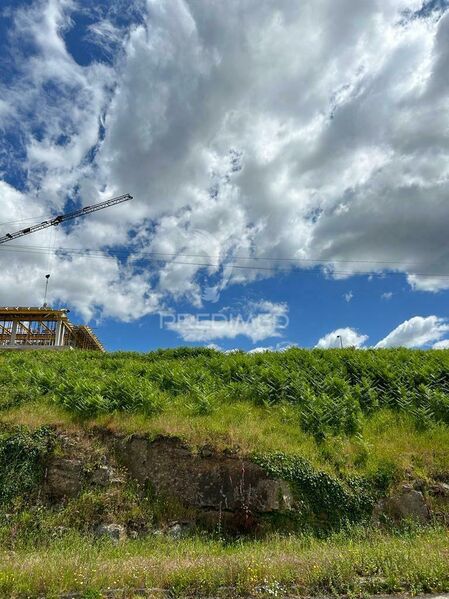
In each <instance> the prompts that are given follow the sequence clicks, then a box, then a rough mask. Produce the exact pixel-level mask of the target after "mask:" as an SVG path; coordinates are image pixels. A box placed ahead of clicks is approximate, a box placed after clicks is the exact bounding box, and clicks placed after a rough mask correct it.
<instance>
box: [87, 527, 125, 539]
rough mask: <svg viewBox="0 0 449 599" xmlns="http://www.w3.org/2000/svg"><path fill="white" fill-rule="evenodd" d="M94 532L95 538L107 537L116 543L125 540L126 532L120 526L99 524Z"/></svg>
mask: <svg viewBox="0 0 449 599" xmlns="http://www.w3.org/2000/svg"><path fill="white" fill-rule="evenodd" d="M94 532H95V536H97V537H108V538H109V539H111V540H112V541H115V542H117V543H118V542H120V541H124V540H125V539H126V530H125V527H124V526H122V525H121V524H99V525H98V526H97V527H96V528H95V531H94Z"/></svg>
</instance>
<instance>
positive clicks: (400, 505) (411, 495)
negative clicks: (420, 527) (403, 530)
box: [373, 484, 430, 524]
mask: <svg viewBox="0 0 449 599" xmlns="http://www.w3.org/2000/svg"><path fill="white" fill-rule="evenodd" d="M373 517H374V519H375V520H377V521H379V520H381V519H382V518H385V517H386V518H388V519H389V520H392V521H393V522H397V523H398V522H401V521H402V520H406V519H412V520H416V521H418V522H421V523H422V524H424V523H426V522H428V521H429V519H430V510H429V507H428V505H427V503H426V500H425V497H424V495H423V493H422V492H421V491H417V490H416V489H414V488H413V487H412V486H411V485H408V484H404V485H402V486H400V487H399V488H398V489H397V490H396V491H395V492H394V493H392V494H391V495H390V496H389V497H385V498H383V499H381V500H380V501H379V502H378V503H377V505H376V507H375V508H374V513H373Z"/></svg>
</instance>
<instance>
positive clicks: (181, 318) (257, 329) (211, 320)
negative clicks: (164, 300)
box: [161, 302, 288, 343]
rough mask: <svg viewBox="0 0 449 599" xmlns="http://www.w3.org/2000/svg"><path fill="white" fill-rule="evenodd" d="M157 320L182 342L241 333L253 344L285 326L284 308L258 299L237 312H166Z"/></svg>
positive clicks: (277, 333)
mask: <svg viewBox="0 0 449 599" xmlns="http://www.w3.org/2000/svg"><path fill="white" fill-rule="evenodd" d="M161 323H162V326H164V327H165V328H166V329H168V330H170V331H174V332H176V333H178V335H179V336H180V337H181V338H182V339H184V341H212V340H214V339H234V338H235V337H238V336H239V335H242V336H244V337H248V338H249V339H251V341H252V342H253V343H256V342H258V341H262V340H263V339H267V338H270V337H281V336H282V334H283V330H284V329H285V328H286V327H287V325H288V307H287V306H286V305H285V304H273V303H271V302H259V303H255V304H250V305H249V306H248V307H247V309H246V310H245V311H242V312H241V313H240V314H231V313H229V314H228V313H225V312H218V313H215V314H177V315H176V314H174V315H170V314H168V315H166V316H165V317H164V318H162V319H161Z"/></svg>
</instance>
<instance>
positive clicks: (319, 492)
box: [0, 348, 449, 599]
mask: <svg viewBox="0 0 449 599" xmlns="http://www.w3.org/2000/svg"><path fill="white" fill-rule="evenodd" d="M99 430H101V431H104V430H107V431H110V432H114V433H119V434H120V433H125V434H128V433H132V432H138V433H143V434H145V435H148V436H149V437H150V438H151V437H155V436H156V435H159V434H164V435H173V436H178V437H181V438H182V439H183V440H185V441H186V442H187V443H188V444H190V445H191V446H192V448H193V449H195V448H196V447H202V446H204V445H209V446H213V447H215V448H217V449H218V450H222V449H224V448H233V449H236V450H237V449H238V451H239V452H240V453H241V454H245V455H246V456H248V457H249V458H250V459H251V460H253V461H256V462H257V463H258V464H260V465H262V466H263V468H264V469H265V470H267V471H269V472H270V473H271V474H273V475H275V476H279V477H280V478H285V479H286V480H288V481H289V482H291V483H292V484H293V485H294V488H297V489H299V490H300V491H301V494H302V495H301V496H302V500H303V501H304V502H305V503H304V506H306V504H307V503H309V504H310V505H309V507H308V508H307V509H308V510H309V511H308V512H307V510H306V511H305V512H304V513H308V514H309V516H310V515H312V516H313V517H312V519H311V520H310V521H309V520H304V519H303V520H297V521H296V524H295V526H296V528H294V527H293V528H291V527H290V528H289V529H288V530H289V531H290V532H289V533H288V535H285V536H283V537H282V536H279V535H278V534H274V536H273V533H272V532H271V533H268V534H269V535H270V534H271V536H266V537H265V538H264V539H262V540H257V541H256V540H250V539H246V540H238V541H236V540H235V539H234V540H232V541H230V539H229V538H227V539H223V538H221V533H218V534H217V533H215V534H213V535H212V537H211V538H207V537H204V536H201V537H197V536H192V537H191V538H185V539H181V540H176V541H174V540H173V539H170V538H168V537H165V536H164V535H162V536H158V535H154V534H152V533H151V530H154V528H157V527H158V526H160V522H161V521H163V520H164V518H169V519H170V518H172V519H177V518H178V517H179V518H182V517H183V512H182V510H181V511H180V512H179V515H176V510H177V509H179V507H178V506H176V505H175V506H171V505H166V504H164V503H163V502H162V503H161V502H157V501H156V502H155V501H154V498H153V497H151V496H149V495H145V494H142V490H141V489H139V488H136V487H133V486H132V485H131V486H129V485H128V486H125V487H120V488H116V489H112V490H107V489H106V490H104V491H102V490H101V489H100V490H98V489H96V490H93V489H89V488H86V489H83V491H82V492H81V493H80V494H79V495H78V496H76V497H73V498H70V499H69V500H68V501H65V502H62V503H60V504H58V505H49V504H48V503H45V501H44V500H43V499H42V498H41V495H40V490H39V488H40V487H39V484H40V482H39V481H42V477H43V475H44V461H43V456H45V455H47V454H48V452H49V451H50V450H51V451H52V452H56V454H57V453H58V452H60V451H61V448H60V447H59V445H58V443H59V441H58V437H57V434H59V433H55V431H56V432H58V431H59V432H61V431H62V433H63V435H66V436H67V438H68V439H69V440H70V435H72V437H73V438H75V437H77V438H78V439H79V440H80V442H81V443H84V442H85V441H86V439H91V440H92V439H94V443H95V438H96V437H95V433H97V432H98V431H99ZM90 433H92V434H90ZM55 435H56V436H55ZM89 443H91V441H89ZM97 451H100V448H99V446H98V447H96V446H95V445H92V446H90V445H86V447H85V448H84V453H85V454H86V455H87V456H89V459H91V461H92V467H94V465H95V463H96V462H95V460H97V459H101V455H100V453H101V451H100V453H99V454H98V455H96V453H95V452H97ZM403 481H414V482H417V483H418V487H419V485H420V484H421V483H422V488H423V489H424V488H426V485H427V487H429V485H430V487H431V486H432V484H433V483H434V482H435V481H446V482H449V352H448V351H428V352H421V351H411V350H405V349H398V350H366V351H356V350H350V349H346V350H327V351H323V350H313V351H308V350H300V349H290V350H288V351H286V352H283V353H266V354H255V355H248V354H243V353H234V354H228V355H224V354H221V353H219V352H216V351H213V350H206V349H182V348H181V349H178V350H166V351H159V352H153V353H149V354H131V353H129V354H127V353H116V354H106V355H104V354H97V353H87V352H78V351H73V352H64V353H59V352H58V353H56V352H27V353H25V352H24V353H14V352H5V351H3V352H1V351H0V544H1V546H2V550H1V551H0V562H1V563H0V596H1V597H3V596H4V597H11V596H20V597H21V596H29V597H34V596H42V595H46V594H47V595H52V594H53V595H55V596H56V595H57V594H58V593H60V592H69V591H70V592H72V591H78V592H80V593H81V595H80V596H81V597H85V598H86V599H87V598H92V597H101V596H103V595H102V591H101V590H102V589H107V588H108V587H113V588H117V587H118V588H121V589H125V591H124V592H123V593H122V594H121V595H119V596H123V597H132V596H133V591H132V589H136V588H142V587H144V586H145V587H150V586H158V587H163V588H165V589H169V590H170V591H171V592H172V593H174V594H175V595H180V596H182V595H183V594H184V593H187V592H190V593H193V594H194V595H195V596H200V595H202V594H205V595H207V594H209V595H211V594H215V593H217V592H218V590H219V588H220V587H229V586H231V587H232V589H231V591H230V593H231V595H230V596H236V595H237V593H241V594H243V595H244V594H248V593H256V594H257V596H261V597H264V596H267V597H268V596H279V597H281V596H282V595H283V589H284V588H285V589H290V590H292V591H294V592H298V593H302V594H314V593H316V594H323V593H324V594H326V593H348V594H351V595H360V596H361V595H364V594H366V593H372V592H395V591H408V592H412V593H413V592H420V591H429V592H430V591H447V590H449V579H448V576H447V572H448V571H449V538H448V534H447V529H446V528H445V522H446V523H447V522H448V521H449V501H446V502H445V503H444V505H443V504H442V505H441V506H436V511H435V513H436V512H439V515H440V518H439V519H435V520H432V521H431V522H430V523H429V526H428V527H425V528H420V527H419V526H416V524H413V523H411V522H410V523H404V524H403V525H401V526H400V527H399V528H397V527H396V528H395V527H393V528H388V526H387V527H386V528H383V529H377V528H375V527H373V526H372V524H371V523H370V515H371V510H372V507H373V505H374V502H375V501H377V499H378V498H379V497H380V496H382V495H384V494H388V492H389V489H391V488H395V485H398V484H400V483H401V482H403ZM295 485H296V487H295ZM430 487H429V488H430ZM306 507H307V506H306ZM322 513H324V514H325V515H326V518H325V526H324V527H323V526H322V522H321V520H320V518H321V515H322ZM99 519H100V521H103V520H106V521H113V522H118V523H122V524H123V525H127V523H129V522H133V523H140V524H139V525H141V527H142V530H144V531H146V532H145V533H144V534H143V535H141V536H140V537H139V538H138V539H134V540H132V539H130V540H127V541H125V542H123V543H122V544H120V545H118V546H115V545H114V544H112V543H111V542H108V541H98V540H95V539H94V538H93V537H92V530H93V526H94V525H95V523H96V522H98V521H99ZM314 519H315V520H314ZM315 521H316V522H318V524H319V526H315V524H316V522H315ZM283 522H284V521H283V520H280V521H279V525H280V526H279V527H278V528H277V529H276V528H275V530H279V531H280V532H281V533H282V531H284V534H285V532H286V530H287V528H284V529H283V528H282V523H283ZM314 522H315V524H314ZM310 523H312V525H311V526H308V524H310ZM275 524H276V522H275ZM284 524H285V522H284ZM290 524H291V522H290ZM304 524H306V526H304ZM289 526H290V525H289ZM314 526H315V527H314ZM270 530H272V529H270ZM292 530H293V531H294V534H291V531H292ZM83 593H84V594H83Z"/></svg>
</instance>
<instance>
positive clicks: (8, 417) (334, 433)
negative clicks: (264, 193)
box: [0, 348, 449, 476]
mask: <svg viewBox="0 0 449 599" xmlns="http://www.w3.org/2000/svg"><path fill="white" fill-rule="evenodd" d="M0 420H1V421H3V422H13V423H14V422H17V423H23V424H28V425H30V426H40V425H44V424H51V423H53V424H58V423H64V425H65V426H66V427H69V426H80V425H82V426H90V425H101V426H104V427H110V428H112V429H118V430H121V431H124V432H135V431H143V432H146V433H148V434H152V435H157V434H161V433H162V434H174V435H179V436H181V437H183V438H185V439H186V440H187V441H188V442H190V443H192V444H194V445H201V444H205V443H211V444H213V445H215V446H217V447H224V446H230V445H231V446H232V445H238V446H239V448H240V450H241V451H242V452H245V453H252V452H264V451H268V452H269V451H277V452H279V451H281V452H286V453H300V454H301V455H303V456H304V457H306V458H307V459H309V460H310V461H311V462H312V463H314V464H316V465H319V464H321V465H322V466H323V467H325V468H328V469H332V470H336V471H338V472H341V471H342V472H345V471H347V470H354V469H355V470H358V471H362V472H366V471H368V472H369V471H375V470H376V469H378V468H379V466H382V467H384V468H391V467H393V466H392V464H394V465H395V466H396V467H398V468H399V469H401V470H403V471H405V470H407V469H411V470H414V471H416V472H417V473H418V474H422V475H424V476H426V475H428V474H429V473H430V474H431V473H432V471H438V472H441V471H443V472H445V471H449V428H448V424H449V352H447V351H425V352H424V351H415V350H407V349H394V350H366V351H356V350H351V349H345V350H311V351H310V350H301V349H295V348H292V349H290V350H288V351H285V352H282V353H265V354H253V355H248V354H244V353H234V354H228V355H225V354H222V353H220V352H217V351H214V350H209V349H201V348H197V349H187V348H180V349H177V350H161V351H157V352H152V353H149V354H135V353H115V354H106V355H104V354H99V353H94V352H80V351H72V352H67V353H59V352H58V353H52V352H29V353H12V352H0Z"/></svg>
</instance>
